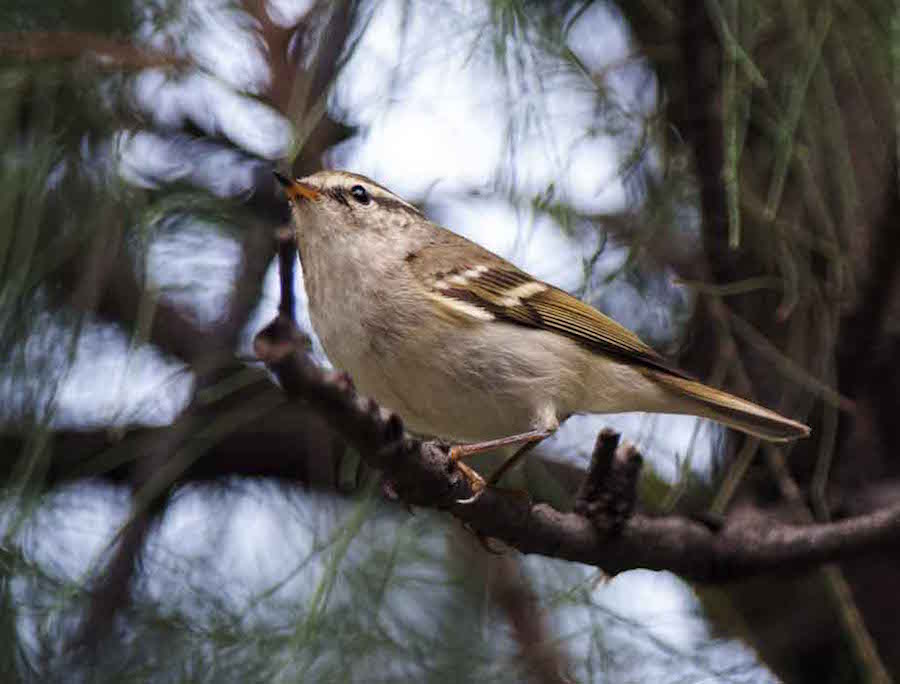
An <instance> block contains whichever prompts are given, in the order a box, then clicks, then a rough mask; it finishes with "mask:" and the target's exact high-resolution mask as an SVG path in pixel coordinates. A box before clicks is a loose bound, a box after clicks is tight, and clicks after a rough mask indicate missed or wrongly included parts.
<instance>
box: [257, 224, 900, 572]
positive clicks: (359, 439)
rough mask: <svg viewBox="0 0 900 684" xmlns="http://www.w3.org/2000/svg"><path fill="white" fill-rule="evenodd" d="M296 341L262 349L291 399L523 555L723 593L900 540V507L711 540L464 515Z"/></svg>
mask: <svg viewBox="0 0 900 684" xmlns="http://www.w3.org/2000/svg"><path fill="white" fill-rule="evenodd" d="M279 250H280V254H281V261H280V263H281V265H282V268H293V264H294V259H295V257H294V254H295V253H296V246H295V244H294V242H293V240H292V239H290V238H283V239H282V240H281V243H280V246H279ZM291 281H292V279H291V278H283V282H291ZM284 296H289V295H284ZM295 330H296V325H295V324H294V322H293V320H291V319H290V317H289V316H287V315H285V314H284V313H281V314H279V315H278V317H277V318H276V319H275V320H273V322H272V323H271V324H270V325H269V326H268V327H266V328H265V329H264V330H263V331H262V332H260V333H259V335H258V336H257V338H256V340H255V343H254V346H255V349H256V352H257V354H258V355H259V357H260V358H261V359H262V360H263V361H265V363H266V365H267V366H268V367H269V369H270V370H272V372H273V373H275V375H276V376H277V377H278V379H279V381H280V382H281V385H282V387H283V389H284V391H285V392H286V393H287V395H288V396H289V397H291V398H294V399H302V400H304V401H305V402H306V403H307V404H308V406H309V407H310V408H311V409H312V410H314V411H315V412H317V413H318V414H319V415H320V416H321V417H322V418H323V419H324V420H325V421H326V422H327V423H328V424H329V425H331V426H332V428H333V429H334V430H336V431H338V432H339V433H340V434H341V435H342V436H343V437H344V439H345V440H346V441H347V443H348V444H350V445H351V446H353V447H354V448H355V449H356V450H357V451H358V452H359V453H360V454H361V455H362V457H363V459H364V460H365V461H366V462H367V463H368V464H369V465H370V466H372V467H374V468H377V469H380V470H383V471H384V472H385V475H386V476H387V477H388V478H389V479H390V480H391V481H392V482H394V483H395V485H396V488H397V491H398V492H400V494H401V495H402V496H403V497H404V498H405V499H406V500H407V501H408V502H409V503H412V504H417V505H422V506H428V507H432V508H438V509H445V510H449V511H450V512H451V513H452V514H453V515H454V516H455V517H456V518H458V519H459V520H461V521H463V522H464V523H466V524H467V525H468V526H469V527H471V528H472V529H473V530H475V531H476V532H477V533H479V534H481V535H484V536H488V537H494V538H496V539H499V540H502V541H503V542H505V543H506V544H508V545H510V546H512V547H514V548H516V549H518V550H519V551H521V552H522V553H538V554H541V555H545V556H550V557H554V558H562V559H565V560H571V561H577V562H581V563H586V564H588V565H593V566H596V567H598V568H600V569H602V570H604V571H605V572H607V573H608V574H616V573H619V572H622V571H624V570H630V569H634V568H648V569H653V570H670V571H672V572H675V573H677V574H679V575H681V576H682V577H684V578H686V579H690V580H696V581H703V582H724V581H730V580H734V579H737V578H740V577H747V576H751V575H756V574H760V573H763V572H770V571H778V572H784V571H800V570H805V569H808V568H810V567H813V566H816V565H818V564H820V563H824V562H827V561H832V560H838V559H844V558H848V557H850V556H855V555H859V554H863V553H867V552H872V551H874V550H875V549H877V548H880V547H882V546H883V545H884V544H886V543H892V542H896V541H897V540H898V539H900V505H896V506H892V507H889V508H887V509H885V510H882V511H878V512H875V513H872V514H869V515H863V516H858V517H855V518H851V519H847V520H843V521H840V522H834V523H824V524H812V525H789V524H780V523H774V522H773V521H771V520H765V519H761V518H758V517H732V518H731V519H729V520H727V521H726V522H725V524H724V526H723V527H722V528H721V530H718V531H713V530H710V529H709V528H708V527H706V526H704V525H703V524H701V523H698V522H695V521H693V520H690V519H687V518H684V517H682V516H677V515H672V516H665V517H659V518H654V517H649V516H646V515H641V514H635V515H632V516H631V517H629V518H628V519H627V520H624V521H620V520H617V519H608V520H606V521H604V520H603V515H604V514H603V513H602V508H601V509H599V510H597V511H595V515H598V516H600V518H599V520H598V518H597V517H594V518H593V520H589V519H588V518H586V517H585V516H583V515H581V514H579V513H563V512H560V511H558V510H556V509H554V508H553V507H551V506H549V505H546V504H536V505H533V504H532V503H531V502H528V501H523V500H522V499H521V498H519V497H511V496H509V495H508V494H504V493H502V492H500V491H498V490H495V489H488V490H486V491H485V492H484V494H483V495H482V496H481V497H480V498H479V499H478V500H477V501H476V502H475V503H472V504H460V503H458V502H459V500H461V499H466V498H468V497H469V496H470V495H471V493H472V492H471V491H470V489H469V485H468V481H467V480H466V478H465V477H463V476H462V474H461V473H460V472H459V470H458V469H457V467H456V464H455V463H454V462H453V461H452V460H451V459H450V456H449V449H448V448H447V446H446V445H445V444H442V443H438V442H423V441H421V440H418V439H416V438H414V437H412V436H410V435H408V434H407V433H406V432H405V431H404V429H403V423H402V421H401V419H400V417H399V416H398V415H397V414H394V413H391V412H390V411H387V410H385V409H383V408H381V407H379V406H378V404H377V403H376V402H375V401H374V400H372V399H367V398H365V397H362V396H360V395H359V394H358V393H357V392H356V391H355V389H354V387H353V384H352V382H351V381H350V379H349V378H348V377H347V376H346V375H345V374H342V373H335V372H331V371H325V370H323V369H321V368H319V367H317V366H316V365H315V364H314V363H313V362H312V361H311V359H310V358H309V357H308V355H307V354H306V352H305V350H304V349H303V348H302V343H300V342H298V335H297V334H296V332H294V331H295ZM602 451H603V450H600V449H598V452H602ZM630 461H633V459H624V462H626V463H627V462H630ZM610 468H612V466H610ZM630 479H631V481H634V478H630ZM626 495H628V494H627V493H626ZM605 515H606V516H610V515H611V514H610V513H606V514H605Z"/></svg>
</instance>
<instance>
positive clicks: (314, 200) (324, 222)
mask: <svg viewBox="0 0 900 684" xmlns="http://www.w3.org/2000/svg"><path fill="white" fill-rule="evenodd" d="M275 177H276V178H277V179H278V182H279V183H281V185H282V186H283V187H284V192H285V194H286V195H287V198H288V202H289V203H290V205H291V214H292V217H293V221H294V227H295V229H296V230H297V233H298V238H301V239H302V237H303V235H304V233H307V234H308V233H310V232H311V233H313V234H315V235H316V236H318V237H336V236H338V235H341V234H347V233H351V232H352V233H359V232H360V231H365V232H378V233H383V234H384V235H386V236H388V235H390V234H391V233H395V232H396V231H397V230H400V229H403V228H404V227H405V226H409V225H410V224H412V223H413V222H417V221H422V220H425V217H424V216H423V215H422V213H421V212H420V211H419V210H418V209H416V208H415V207H414V206H413V205H412V204H410V203H409V202H406V201H405V200H403V199H401V198H400V197H398V196H397V195H395V194H394V193H392V192H391V191H390V190H388V189H387V188H384V187H382V186H381V185H379V184H378V183H376V182H375V181H373V180H371V179H369V178H366V177H365V176H361V175H359V174H356V173H350V172H348V171H319V172H317V173H314V174H312V175H310V176H306V177H305V178H298V179H296V180H291V179H290V178H288V177H286V176H283V175H282V174H280V173H278V172H277V171H276V172H275Z"/></svg>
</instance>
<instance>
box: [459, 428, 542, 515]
mask: <svg viewBox="0 0 900 684" xmlns="http://www.w3.org/2000/svg"><path fill="white" fill-rule="evenodd" d="M553 432H554V431H553V430H531V431H530V432H523V433H521V434H518V435H510V436H509V437H500V438H499V439H489V440H487V441H484V442H475V443H474V444H457V445H455V446H453V447H451V448H450V460H452V461H453V462H455V463H456V465H457V467H458V468H459V469H460V470H461V471H462V473H463V475H465V476H466V479H467V480H468V481H469V485H470V486H471V488H472V496H471V497H469V498H468V499H462V500H461V501H459V503H474V502H475V501H477V500H478V498H479V497H480V496H481V492H482V491H484V488H485V487H487V486H490V485H493V484H496V483H497V482H498V481H499V480H500V478H501V477H503V475H504V474H506V472H507V471H508V470H509V469H510V468H512V467H513V466H514V465H515V464H516V463H518V462H519V459H521V458H522V457H523V456H524V455H525V454H527V453H528V452H529V451H531V450H532V449H533V448H534V447H536V446H537V445H538V444H539V443H540V442H542V441H543V440H545V439H546V438H547V437H549V436H550V435H552V434H553ZM517 444H519V445H521V447H520V448H519V449H518V450H516V453H514V454H513V455H512V456H510V457H509V458H508V459H506V460H505V461H504V462H503V463H502V464H501V465H500V467H499V468H497V470H495V471H494V472H493V473H492V474H491V476H490V478H488V480H487V481H486V482H485V480H484V478H483V477H481V475H479V474H478V473H477V472H475V471H474V470H473V469H472V468H470V467H469V466H467V465H465V464H464V463H462V459H464V458H467V457H469V456H472V455H474V454H480V453H483V452H485V451H493V450H494V449H499V448H501V447H506V446H515V445H517Z"/></svg>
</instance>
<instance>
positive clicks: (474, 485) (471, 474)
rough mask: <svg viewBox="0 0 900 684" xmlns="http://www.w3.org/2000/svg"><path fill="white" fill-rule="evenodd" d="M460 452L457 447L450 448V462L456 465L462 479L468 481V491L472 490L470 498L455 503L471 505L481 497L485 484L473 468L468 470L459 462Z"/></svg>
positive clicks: (467, 467)
mask: <svg viewBox="0 0 900 684" xmlns="http://www.w3.org/2000/svg"><path fill="white" fill-rule="evenodd" d="M460 451H461V448H460V447H459V446H454V447H451V448H450V460H451V461H452V462H453V463H455V464H456V467H457V468H459V472H461V473H462V474H463V477H465V478H466V480H467V481H468V483H469V489H471V490H472V496H470V497H468V498H467V499H457V501H456V503H458V504H473V503H475V502H476V501H478V499H480V498H481V495H482V494H483V493H484V490H485V489H486V488H487V482H485V481H484V478H483V477H481V475H479V474H478V472H477V471H476V470H475V469H474V468H470V467H469V466H467V465H466V464H465V463H463V462H462V461H461V460H459V459H460V456H461V455H462V454H461V453H460Z"/></svg>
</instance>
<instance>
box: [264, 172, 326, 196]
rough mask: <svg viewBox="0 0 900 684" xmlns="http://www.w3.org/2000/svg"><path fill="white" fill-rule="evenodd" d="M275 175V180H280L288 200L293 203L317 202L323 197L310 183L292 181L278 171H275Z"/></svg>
mask: <svg viewBox="0 0 900 684" xmlns="http://www.w3.org/2000/svg"><path fill="white" fill-rule="evenodd" d="M272 173H274V174H275V178H277V179H278V182H279V183H281V185H282V186H283V187H284V194H286V195H287V197H288V199H289V200H290V201H292V202H295V201H297V200H300V199H307V200H310V201H312V202H316V201H318V200H319V198H320V197H321V196H322V193H321V192H319V191H318V190H316V189H315V188H314V187H313V186H312V185H310V184H309V183H304V182H303V181H298V180H291V179H290V178H288V177H287V176H284V175H282V174H280V173H278V172H277V171H273V172H272Z"/></svg>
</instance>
